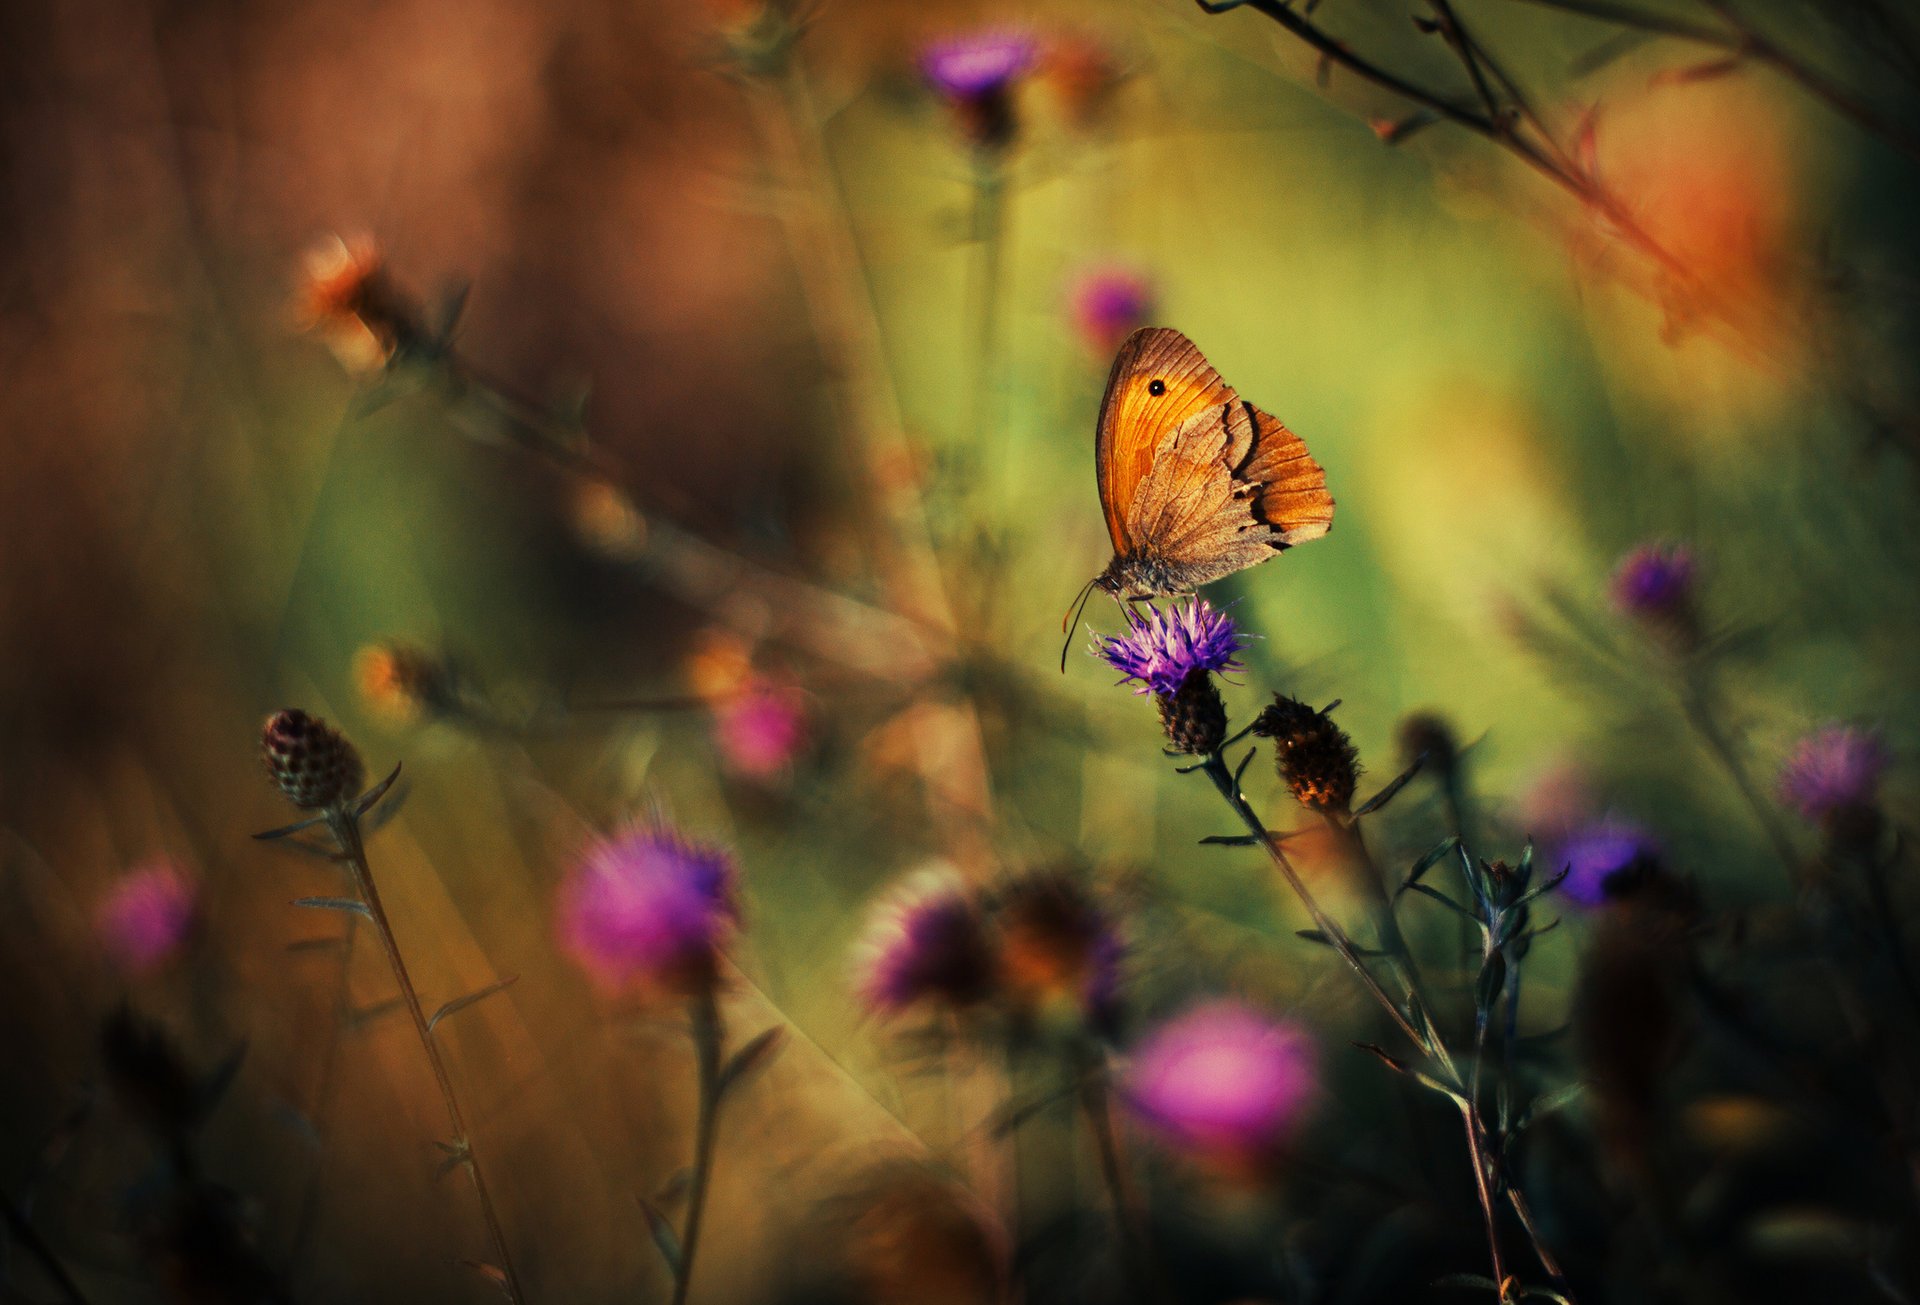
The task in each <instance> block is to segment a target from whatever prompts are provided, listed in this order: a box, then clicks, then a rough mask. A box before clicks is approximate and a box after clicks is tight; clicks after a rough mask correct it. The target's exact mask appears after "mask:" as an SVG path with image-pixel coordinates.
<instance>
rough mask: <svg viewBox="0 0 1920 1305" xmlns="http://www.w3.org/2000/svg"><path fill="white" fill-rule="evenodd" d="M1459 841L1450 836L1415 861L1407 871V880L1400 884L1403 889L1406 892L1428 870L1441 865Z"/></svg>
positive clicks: (1451, 853)
mask: <svg viewBox="0 0 1920 1305" xmlns="http://www.w3.org/2000/svg"><path fill="white" fill-rule="evenodd" d="M1459 841H1460V840H1459V839H1457V838H1449V839H1447V840H1446V841H1445V842H1444V843H1442V844H1440V846H1438V847H1436V848H1434V849H1433V850H1432V851H1431V852H1429V853H1427V854H1426V855H1425V856H1423V857H1421V858H1420V859H1419V860H1418V861H1415V862H1414V863H1413V869H1412V870H1409V871H1408V872H1407V879H1406V882H1405V883H1403V884H1401V885H1400V889H1401V891H1402V892H1405V891H1406V890H1407V888H1409V887H1411V886H1412V885H1414V884H1417V883H1419V882H1420V879H1421V877H1422V876H1424V875H1425V874H1426V873H1427V871H1429V870H1431V869H1433V868H1434V867H1435V866H1437V865H1439V864H1440V862H1441V861H1442V860H1444V859H1445V858H1447V857H1449V856H1451V855H1453V849H1454V845H1455V844H1457V843H1458V842H1459Z"/></svg>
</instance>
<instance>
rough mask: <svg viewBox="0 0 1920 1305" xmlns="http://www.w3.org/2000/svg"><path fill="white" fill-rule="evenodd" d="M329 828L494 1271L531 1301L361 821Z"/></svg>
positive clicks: (347, 818)
mask: <svg viewBox="0 0 1920 1305" xmlns="http://www.w3.org/2000/svg"><path fill="white" fill-rule="evenodd" d="M327 828H328V830H329V831H330V832H331V833H332V834H333V838H334V841H335V842H336V843H338V844H339V845H340V851H341V854H342V855H343V856H345V857H346V860H347V864H348V865H349V866H351V867H352V869H353V877H354V881H355V885H356V886H357V887H358V888H359V890H360V897H361V900H362V901H363V902H365V903H366V907H367V915H368V917H369V918H370V919H371V920H372V921H373V930H374V932H375V933H377V934H379V935H380V945H381V946H382V947H383V948H385V949H386V953H387V964H388V966H389V967H390V968H391V969H392V970H393V979H394V983H395V984H397V985H398V986H399V988H400V998H401V1000H402V1001H403V1002H404V1003H405V1004H406V1007H407V1014H408V1015H409V1016H410V1017H411V1018H412V1020H413V1031H414V1033H415V1035H416V1036H417V1037H418V1038H419V1039H420V1049H421V1050H422V1051H424V1052H426V1054H427V1063H428V1064H430V1065H432V1066H433V1077H434V1081H435V1082H436V1083H438V1084H439V1087H440V1100H441V1103H442V1104H443V1105H445V1106H446V1109H447V1122H448V1124H449V1125H450V1126H451V1127H452V1129H453V1141H452V1143H451V1145H452V1146H453V1148H454V1152H455V1154H457V1155H458V1156H459V1157H460V1159H461V1160H462V1162H463V1167H464V1168H465V1169H466V1171H467V1177H468V1178H469V1179H471V1180H472V1182H473V1194H474V1196H475V1197H477V1198H478V1199H479V1201H480V1214H481V1217H482V1218H484V1219H485V1220H486V1224H487V1239H488V1240H489V1241H490V1242H491V1243H492V1244H493V1255H494V1258H495V1260H496V1261H497V1263H496V1265H495V1266H494V1267H496V1268H498V1269H499V1271H500V1280H501V1287H502V1288H503V1289H504V1290H505V1292H506V1294H507V1299H508V1300H510V1301H513V1302H515V1303H516V1305H518V1302H521V1301H524V1300H525V1299H526V1295H525V1293H524V1292H522V1291H521V1289H520V1278H519V1275H518V1273H516V1272H515V1270H514V1267H513V1256H512V1254H511V1253H510V1252H509V1251H508V1250H507V1239H506V1235H505V1234H504V1233H503V1232H502V1231H501V1228H500V1215H499V1213H498V1211H496V1210H495V1209H494V1205H493V1196H492V1193H490V1192H489V1191H488V1190H487V1180H486V1175H485V1174H484V1173H482V1172H481V1169H480V1157H479V1156H478V1155H477V1154H476V1153H475V1151H474V1149H473V1139H472V1136H471V1134H470V1133H469V1132H468V1130H467V1119H466V1114H465V1112H464V1111H462V1110H461V1108H460V1098H459V1097H458V1096H457V1095H456V1094H455V1093H454V1090H453V1077H452V1075H450V1074H449V1073H448V1072H447V1064H446V1061H445V1060H443V1059H442V1058H441V1056H440V1047H439V1045H438V1044H437V1043H436V1042H435V1041H434V1039H433V1026H432V1025H431V1024H430V1023H428V1021H427V1013H426V1011H425V1009H424V1008H422V1006H421V1005H420V994H419V991H418V990H417V989H416V988H415V987H414V986H413V976H412V975H411V974H409V973H408V971H407V962H406V958H405V957H404V956H402V955H401V953H400V944H399V942H398V941H397V940H396V939H395V938H394V936H393V925H392V923H391V922H390V921H389V920H388V919H387V908H386V907H385V906H384V905H382V904H381V901H380V889H379V887H378V886H377V885H376V884H375V883H374V880H373V867H372V866H371V865H370V864H368V862H367V849H366V845H365V843H364V842H363V841H362V840H361V837H360V819H359V817H358V816H357V815H355V814H354V813H353V812H352V811H351V810H350V809H348V808H346V807H344V806H336V807H334V808H333V809H332V810H330V811H329V812H328V813H327Z"/></svg>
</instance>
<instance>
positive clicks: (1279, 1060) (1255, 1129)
mask: <svg viewBox="0 0 1920 1305" xmlns="http://www.w3.org/2000/svg"><path fill="white" fill-rule="evenodd" d="M1318 1086H1319V1076H1318V1073H1317V1057H1316V1055H1315V1053H1314V1046H1313V1042H1312V1040H1311V1039H1310V1038H1309V1036H1308V1035H1307V1033H1306V1031H1305V1030H1303V1029H1302V1028H1300V1027H1299V1026H1297V1025H1294V1024H1290V1023H1287V1022H1284V1021H1277V1020H1272V1019H1269V1018H1268V1017H1267V1016H1265V1015H1263V1014H1261V1013H1260V1012H1259V1011H1257V1010H1254V1009H1253V1008H1252V1007H1250V1006H1247V1005H1245V1004H1243V1003H1241V1002H1238V1001H1232V1000H1216V1001H1209V1002H1204V1003H1202V1004H1200V1005H1198V1006H1195V1007H1193V1008H1192V1009H1190V1010H1188V1011H1187V1012H1186V1013H1184V1014H1182V1015H1180V1016H1177V1017H1176V1018H1174V1019H1173V1020H1171V1021H1169V1022H1167V1023H1165V1024H1162V1025H1161V1026H1160V1027H1159V1028H1157V1029H1155V1030H1154V1031H1153V1032H1152V1033H1150V1034H1148V1035H1147V1037H1146V1039H1145V1040H1144V1041H1143V1042H1142V1043H1141V1044H1140V1046H1139V1047H1138V1048H1137V1049H1136V1050H1135V1051H1134V1054H1133V1059H1132V1063H1131V1064H1130V1065H1129V1066H1128V1068H1127V1071H1126V1075H1125V1079H1124V1082H1123V1085H1122V1091H1123V1095H1124V1097H1125V1099H1126V1101H1127V1103H1128V1105H1129V1106H1131V1107H1132V1109H1133V1111H1134V1113H1135V1114H1137V1115H1138V1116H1139V1117H1140V1118H1141V1119H1142V1120H1144V1121H1145V1122H1146V1123H1147V1124H1148V1125H1149V1126H1151V1127H1152V1128H1153V1129H1154V1130H1155V1131H1156V1132H1158V1133H1160V1134H1161V1135H1162V1136H1163V1137H1164V1138H1166V1139H1167V1141H1168V1142H1169V1143H1170V1144H1171V1145H1173V1146H1174V1147H1176V1148H1178V1149H1180V1150H1182V1151H1185V1152H1187V1153H1189V1154H1191V1155H1193V1156H1195V1157H1196V1158H1199V1159H1202V1160H1206V1161H1211V1162H1214V1163H1216V1164H1222V1165H1224V1166H1226V1167H1228V1168H1230V1169H1233V1170H1236V1171H1242V1170H1252V1171H1256V1172H1257V1171H1258V1170H1259V1169H1261V1168H1263V1167H1264V1166H1265V1165H1266V1163H1267V1162H1268V1161H1270V1160H1271V1159H1272V1158H1273V1157H1274V1155H1275V1153H1276V1152H1277V1151H1278V1150H1279V1148H1280V1144H1281V1143H1282V1142H1284V1141H1285V1140H1286V1138H1287V1136H1288V1135H1289V1134H1290V1133H1291V1132H1292V1131H1293V1129H1294V1127H1295V1125H1297V1124H1298V1123H1299V1120H1300V1118H1301V1115H1302V1114H1303V1112H1304V1111H1305V1108H1306V1106H1307V1104H1308V1103H1309V1102H1310V1101H1311V1100H1312V1098H1313V1096H1314V1094H1315V1092H1316V1091H1317V1090H1318Z"/></svg>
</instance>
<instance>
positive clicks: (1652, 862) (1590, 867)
mask: <svg viewBox="0 0 1920 1305" xmlns="http://www.w3.org/2000/svg"><path fill="white" fill-rule="evenodd" d="M1659 864H1660V845H1659V844H1658V843H1656V842H1655V841H1654V840H1653V836H1652V835H1651V834H1649V833H1647V831H1646V830H1644V829H1642V828H1640V827H1639V826H1638V825H1635V824H1631V823H1629V822H1627V821H1624V820H1613V819H1608V820H1601V821H1597V822H1595V823H1593V824H1590V825H1585V826H1583V827H1581V828H1578V829H1575V830H1574V831H1573V832H1572V833H1570V834H1568V835H1567V836H1566V838H1565V839H1563V840H1562V841H1561V842H1560V843H1559V845H1558V846H1557V847H1555V848H1554V849H1553V860H1552V861H1551V862H1549V863H1548V873H1547V877H1548V878H1552V877H1553V876H1555V875H1558V874H1559V873H1560V872H1561V871H1562V870H1565V871H1566V872H1567V877H1566V878H1565V879H1562V880H1561V881H1560V891H1561V892H1563V893H1565V894H1566V895H1567V896H1568V897H1570V898H1572V899H1573V900H1574V901H1576V902H1579V903H1581V904H1582V905H1584V906H1601V905H1604V904H1606V903H1607V902H1610V901H1614V900H1617V899H1618V898H1620V897H1623V896H1625V895H1627V894H1629V893H1631V892H1632V891H1633V889H1634V888H1635V887H1636V886H1637V885H1638V884H1639V882H1640V881H1641V880H1643V879H1645V878H1646V877H1647V876H1648V875H1650V874H1652V873H1653V872H1654V871H1655V870H1656V869H1657V868H1658V867H1659Z"/></svg>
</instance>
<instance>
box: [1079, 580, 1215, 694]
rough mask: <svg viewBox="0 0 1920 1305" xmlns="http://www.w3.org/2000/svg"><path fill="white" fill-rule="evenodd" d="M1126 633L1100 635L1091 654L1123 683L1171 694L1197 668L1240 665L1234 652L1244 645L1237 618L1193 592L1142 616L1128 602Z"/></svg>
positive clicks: (1212, 668)
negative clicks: (1129, 682)
mask: <svg viewBox="0 0 1920 1305" xmlns="http://www.w3.org/2000/svg"><path fill="white" fill-rule="evenodd" d="M1126 611H1127V624H1128V626H1129V627H1130V628H1129V630H1128V631H1127V633H1126V634H1122V635H1104V636H1096V642H1095V645H1094V649H1093V655H1094V656H1096V657H1098V658H1100V660H1102V661H1104V662H1106V663H1107V665H1109V666H1111V667H1113V669H1114V670H1116V671H1119V672H1120V675H1121V681H1120V682H1121V683H1122V684H1124V683H1126V682H1127V681H1128V680H1138V681H1140V686H1141V687H1140V688H1139V689H1137V690H1135V692H1137V693H1158V694H1172V693H1174V692H1176V691H1178V690H1179V688H1180V686H1181V685H1182V684H1183V683H1185V682H1186V678H1187V676H1189V675H1190V674H1192V673H1193V672H1194V671H1237V670H1239V669H1240V663H1239V662H1237V661H1235V660H1234V659H1233V655H1234V654H1235V653H1237V652H1239V651H1240V650H1241V649H1242V648H1244V647H1246V646H1247V645H1246V641H1245V640H1244V639H1242V638H1241V636H1240V632H1239V631H1238V630H1236V629H1235V628H1234V624H1233V618H1232V617H1230V616H1228V615H1227V614H1226V613H1225V612H1221V611H1216V610H1214V608H1213V607H1212V606H1211V605H1209V604H1208V602H1207V600H1206V599H1204V598H1194V599H1190V600H1188V601H1187V602H1184V603H1180V604H1178V605H1176V606H1174V607H1171V608H1169V609H1167V610H1166V611H1164V612H1163V611H1161V610H1160V609H1159V608H1157V607H1152V608H1149V609H1148V615H1146V616H1141V615H1140V613H1139V612H1138V611H1136V610H1135V609H1133V608H1131V607H1129V608H1127V609H1126Z"/></svg>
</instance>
